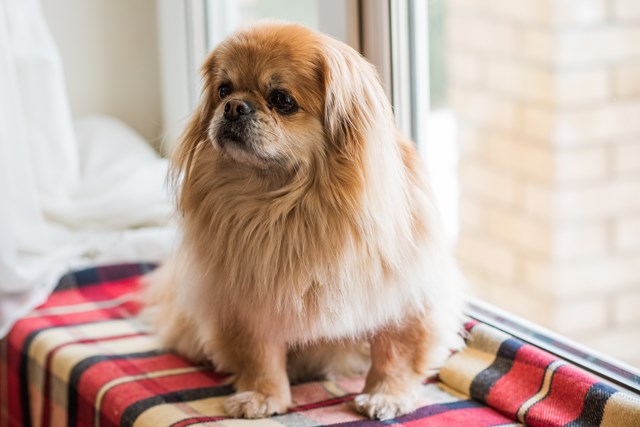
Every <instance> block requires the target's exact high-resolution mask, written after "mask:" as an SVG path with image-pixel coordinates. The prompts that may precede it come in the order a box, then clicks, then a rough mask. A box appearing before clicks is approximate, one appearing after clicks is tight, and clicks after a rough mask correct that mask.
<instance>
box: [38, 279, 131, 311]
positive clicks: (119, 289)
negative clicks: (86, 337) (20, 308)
mask: <svg viewBox="0 0 640 427" xmlns="http://www.w3.org/2000/svg"><path fill="white" fill-rule="evenodd" d="M141 287H142V285H141V282H140V279H139V278H132V279H124V280H120V281H117V282H109V283H96V284H95V285H92V286H83V287H81V288H72V289H67V290H63V291H57V292H54V293H53V294H51V296H50V297H49V299H48V300H47V301H46V302H45V303H44V304H43V305H41V306H40V307H38V309H42V308H51V307H66V306H72V305H77V304H85V303H87V302H92V303H95V302H101V301H111V300H113V299H115V298H119V297H122V296H124V295H128V294H139V292H140V290H141Z"/></svg>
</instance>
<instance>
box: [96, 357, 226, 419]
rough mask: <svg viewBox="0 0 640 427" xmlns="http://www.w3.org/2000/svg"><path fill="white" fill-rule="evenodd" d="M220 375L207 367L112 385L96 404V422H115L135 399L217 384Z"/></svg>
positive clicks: (218, 384)
mask: <svg viewBox="0 0 640 427" xmlns="http://www.w3.org/2000/svg"><path fill="white" fill-rule="evenodd" d="M224 378H225V376H223V375H221V374H217V373H215V372H213V370H211V371H209V370H207V371H197V372H189V373H184V374H177V375H171V376H165V377H158V378H145V379H140V380H137V381H135V382H127V383H124V384H119V385H116V386H114V387H112V388H111V389H109V390H108V391H107V392H106V393H105V395H104V398H103V400H102V405H101V407H100V408H99V409H100V423H101V424H102V423H103V422H104V423H107V424H111V423H113V424H116V425H119V424H120V418H121V417H122V414H123V413H124V412H125V411H126V409H127V408H128V407H129V406H131V405H133V404H135V403H136V402H139V401H141V400H144V399H147V398H149V397H154V396H157V395H161V394H164V393H168V392H173V391H180V390H187V389H196V388H206V387H216V386H221V385H222V383H223V380H224Z"/></svg>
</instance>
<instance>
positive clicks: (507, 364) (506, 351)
mask: <svg viewBox="0 0 640 427" xmlns="http://www.w3.org/2000/svg"><path fill="white" fill-rule="evenodd" d="M523 345H524V344H523V343H522V342H520V341H518V340H516V339H514V338H509V339H507V340H506V341H504V342H503V343H502V344H501V345H500V348H499V349H498V353H497V354H496V359H495V360H494V361H493V363H492V364H491V365H490V366H489V367H488V368H486V369H485V370H483V371H482V372H480V373H479V374H478V375H476V377H475V378H474V379H473V381H472V382H471V387H470V394H471V397H472V398H473V399H474V400H476V401H478V402H481V403H486V401H487V396H488V395H489V392H490V391H491V389H492V388H493V386H494V385H495V384H496V382H498V380H499V379H500V378H502V377H503V376H505V375H506V374H507V372H509V371H510V370H511V368H512V367H513V361H514V360H515V358H516V354H518V350H520V348H521V347H522V346H523Z"/></svg>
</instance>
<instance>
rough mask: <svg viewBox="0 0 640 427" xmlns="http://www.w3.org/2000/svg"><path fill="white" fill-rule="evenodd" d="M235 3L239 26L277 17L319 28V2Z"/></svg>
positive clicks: (245, 0) (250, 0)
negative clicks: (236, 4) (237, 10)
mask: <svg viewBox="0 0 640 427" xmlns="http://www.w3.org/2000/svg"><path fill="white" fill-rule="evenodd" d="M237 3H238V7H239V12H240V13H239V17H240V20H239V23H240V24H244V23H248V22H250V21H253V20H256V19H263V18H275V17H277V18H278V19H283V20H285V21H291V22H299V23H300V24H304V25H306V26H307V27H310V28H313V29H318V28H319V27H318V14H319V13H318V10H319V8H318V3H320V1H319V0H296V1H290V0H240V1H238V2H237Z"/></svg>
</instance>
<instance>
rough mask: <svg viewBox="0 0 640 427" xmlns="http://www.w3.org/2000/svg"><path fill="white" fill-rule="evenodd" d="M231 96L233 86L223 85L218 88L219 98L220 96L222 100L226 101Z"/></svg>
mask: <svg viewBox="0 0 640 427" xmlns="http://www.w3.org/2000/svg"><path fill="white" fill-rule="evenodd" d="M229 95H231V86H229V85H221V86H220V87H219V88H218V96H220V99H225V98H226V97H227V96H229Z"/></svg>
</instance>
